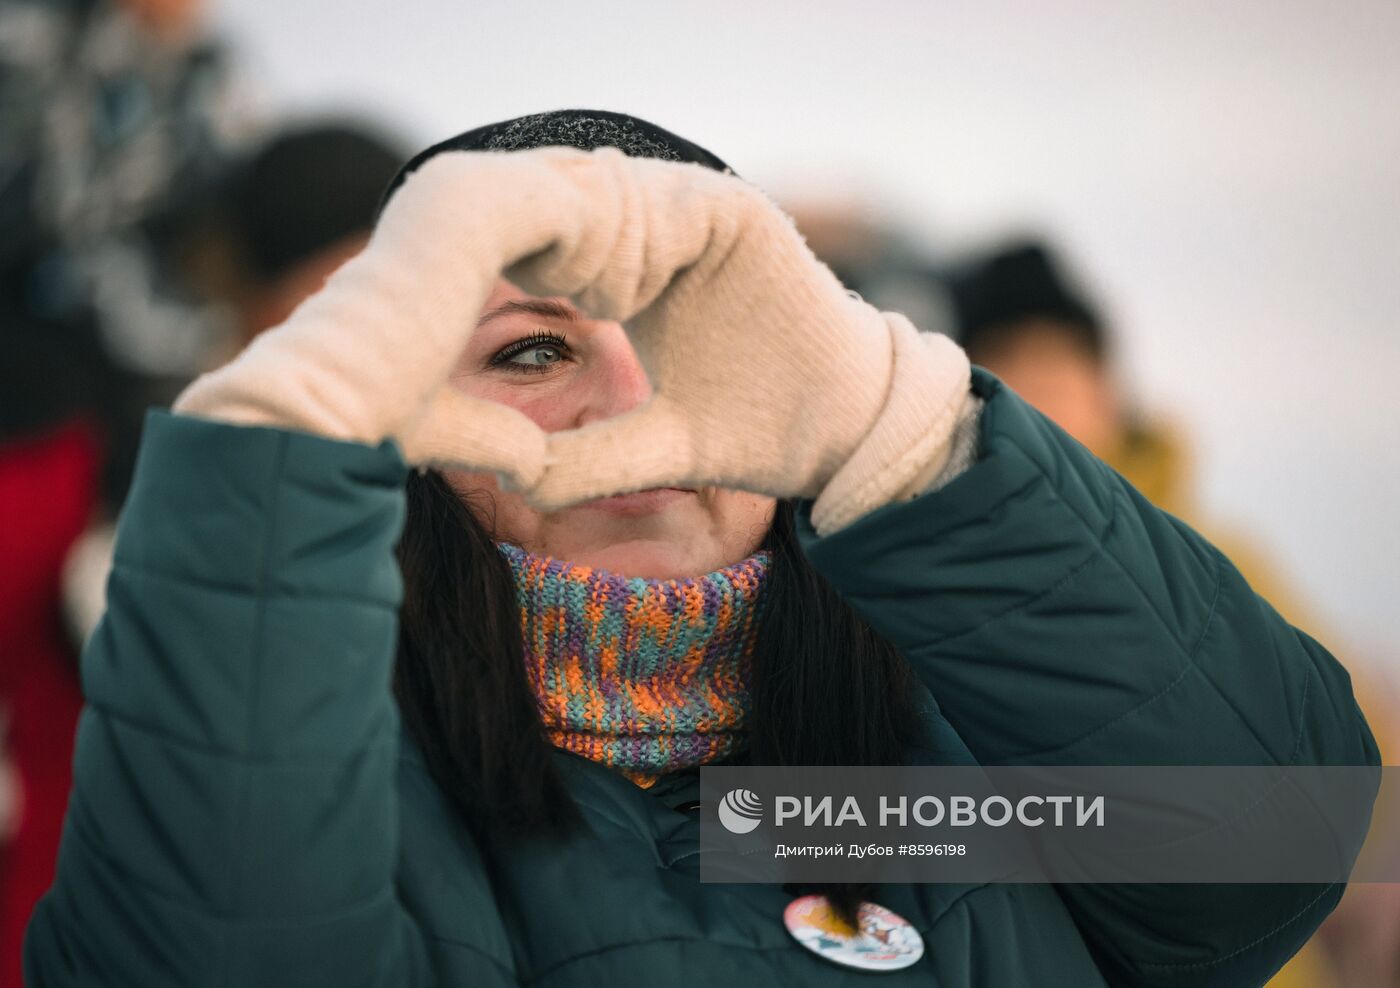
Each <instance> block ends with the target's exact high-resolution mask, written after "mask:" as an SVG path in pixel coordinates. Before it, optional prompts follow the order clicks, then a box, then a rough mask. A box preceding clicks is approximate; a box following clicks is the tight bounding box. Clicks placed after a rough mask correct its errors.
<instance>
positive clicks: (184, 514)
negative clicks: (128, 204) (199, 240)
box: [25, 413, 430, 988]
mask: <svg viewBox="0 0 1400 988" xmlns="http://www.w3.org/2000/svg"><path fill="white" fill-rule="evenodd" d="M405 473H406V468H405V466H404V464H403V462H402V459H401V457H400V456H399V454H398V452H397V450H396V449H395V448H394V447H393V446H392V445H389V444H386V445H384V446H382V447H380V448H377V449H374V448H369V447H366V446H358V445H355V444H351V443H342V442H333V441H331V440H326V439H321V438H317V437H313V436H308V435H301V434H293V433H289V432H283V431H277V430H272V429H261V428H245V427H238V426H231V425H225V424H221V423H215V422H209V421H203V420H199V419H194V418H188V417H183V416H172V415H168V414H162V413H152V415H151V417H150V418H149V420H148V424H147V431H146V436H145V439H144V444H143V448H142V452H141V457H140V462H139V465H138V469H137V475H136V479H135V483H134V487H133V489H132V492H131V495H130V499H129V501H128V503H127V507H126V509H125V510H124V512H123V515H122V519H121V522H120V524H119V528H118V535H117V542H116V559H115V564H114V570H113V573H112V576H111V578H110V582H109V587H108V609H107V612H106V614H105V616H104V617H103V619H102V621H101V623H100V624H99V626H98V628H97V630H96V631H95V632H94V634H93V637H92V638H91V640H90V641H89V643H88V646H87V648H86V650H85V652H84V654H83V659H82V673H83V686H84V691H85V694H86V697H87V708H86V710H85V712H84V713H83V716H82V720H81V723H80V727H79V732H78V741H77V750H76V755H75V761H74V787H73V792H72V795H71V797H70V802H69V809H68V817H67V822H66V825H65V830H64V835H63V842H62V848H61V852H60V861H59V867H58V874H57V878H56V881H55V883H54V885H53V887H52V888H51V889H50V891H49V892H48V894H47V896H46V897H45V898H44V900H43V901H42V902H41V904H40V905H39V907H38V908H37V910H36V911H35V914H34V917H33V920H32V922H31V924H30V927H29V930H28V934H27V939H26V943H25V972H26V979H27V981H28V984H29V985H30V988H62V986H78V985H93V984H103V985H114V986H120V985H130V986H141V988H162V986H170V988H176V986H179V988H188V986H190V985H204V986H211V988H214V986H217V988H224V986H235V985H260V986H262V985H269V986H272V985H307V986H315V985H327V986H331V985H335V986H341V985H352V984H353V985H381V986H388V985H394V986H419V985H427V984H429V982H430V978H429V973H428V966H427V954H426V950H425V942H424V937H423V934H422V933H421V931H420V930H419V929H418V928H417V926H416V924H415V923H414V922H413V921H412V919H411V917H410V916H409V915H408V914H407V912H406V911H405V910H404V908H403V907H402V905H401V903H400V901H399V899H398V896H397V895H396V892H395V884H394V878H395V864H396V860H397V850H398V848H397V842H398V834H397V831H398V816H397V814H398V805H397V802H396V798H395V790H394V787H395V777H396V775H395V773H396V767H397V756H398V718H397V711H396V709H395V707H394V704H393V699H392V696H391V693H390V690H389V684H390V672H391V664H392V661H393V656H394V651H395V643H396V628H397V624H396V622H397V608H398V604H399V599H400V594H401V586H400V579H399V573H398V569H397V565H396V563H395V560H394V557H393V551H392V550H393V545H394V542H395V540H396V538H397V537H398V533H399V529H400V526H401V524H402V517H403V492H402V485H403V479H404V476H405Z"/></svg>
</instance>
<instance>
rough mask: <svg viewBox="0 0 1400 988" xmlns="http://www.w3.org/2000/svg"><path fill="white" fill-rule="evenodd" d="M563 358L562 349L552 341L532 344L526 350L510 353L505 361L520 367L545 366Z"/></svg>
mask: <svg viewBox="0 0 1400 988" xmlns="http://www.w3.org/2000/svg"><path fill="white" fill-rule="evenodd" d="M563 359H564V351H562V350H560V349H559V348H558V347H557V346H555V345H554V344H553V343H541V344H540V345H539V346H532V347H530V349H528V350H522V351H520V352H519V353H515V354H512V355H511V356H510V357H508V358H506V363H509V364H515V365H517V366H522V367H546V366H548V365H549V364H554V363H558V362H559V361H561V360H563Z"/></svg>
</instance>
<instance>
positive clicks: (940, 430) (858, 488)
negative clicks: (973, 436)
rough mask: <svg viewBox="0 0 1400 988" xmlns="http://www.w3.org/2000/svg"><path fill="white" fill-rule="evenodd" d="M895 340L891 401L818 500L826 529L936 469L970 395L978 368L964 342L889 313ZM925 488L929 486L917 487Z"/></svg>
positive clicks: (819, 522)
mask: <svg viewBox="0 0 1400 988" xmlns="http://www.w3.org/2000/svg"><path fill="white" fill-rule="evenodd" d="M884 318H885V322H886V324H887V325H888V327H889V331H890V339H891V342H892V344H893V347H894V372H893V374H892V376H891V379H890V387H889V391H888V393H887V394H886V396H885V402H884V405H883V407H882V408H881V410H880V414H879V416H878V417H877V418H876V420H875V424H874V426H873V427H872V428H871V429H870V431H869V432H868V433H866V436H865V438H864V439H863V440H861V443H860V445H859V446H857V447H856V450H855V452H854V453H853V454H852V455H851V457H850V459H848V460H847V461H846V462H845V464H843V465H842V466H841V468H840V469H839V470H837V471H836V473H835V474H834V475H833V476H832V478H831V480H830V481H828V482H827V485H826V487H825V488H823V489H822V492H821V494H820V495H819V496H818V497H817V500H816V503H815V504H813V506H812V526H813V528H815V529H816V532H817V534H818V535H826V534H829V533H831V532H833V531H835V530H836V529H838V528H843V527H845V526H846V525H849V524H850V523H851V522H853V521H855V520H856V519H857V518H859V517H860V516H861V515H864V514H868V513H869V512H871V511H874V510H875V509H876V508H879V507H882V506H883V505H885V504H888V503H890V502H891V501H893V500H895V499H897V498H898V497H900V496H901V495H902V494H904V493H905V492H906V491H908V490H909V489H911V487H913V485H915V484H918V483H919V482H920V480H923V483H924V484H927V479H926V478H932V477H934V476H936V475H937V474H938V473H939V472H940V471H941V470H942V469H943V467H944V466H945V465H946V464H947V462H948V459H949V457H950V455H951V453H952V450H953V443H952V438H953V434H954V431H955V428H956V426H957V425H958V422H959V420H960V416H961V414H962V412H963V410H964V406H965V405H966V402H967V399H968V396H969V395H970V393H971V392H970V390H969V389H970V387H971V381H972V368H971V365H970V364H969V363H968V359H967V355H966V354H965V353H964V352H963V350H962V347H960V346H958V345H957V344H956V343H954V342H953V341H952V340H951V339H949V338H948V337H947V336H944V335H942V334H941V333H921V332H919V331H918V330H917V329H915V328H914V327H913V325H912V324H911V323H910V322H909V320H908V319H906V318H904V317H903V316H901V315H899V314H897V313H884ZM916 489H921V488H916Z"/></svg>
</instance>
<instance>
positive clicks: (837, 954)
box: [783, 895, 924, 971]
mask: <svg viewBox="0 0 1400 988" xmlns="http://www.w3.org/2000/svg"><path fill="white" fill-rule="evenodd" d="M857 916H858V919H859V922H860V929H858V930H857V929H853V928H852V927H851V925H850V924H849V923H847V922H846V921H845V920H843V919H842V918H841V917H840V916H838V915H837V914H836V910H834V909H832V908H831V903H830V902H828V901H827V899H826V896H824V895H804V896H803V897H802V898H800V899H795V900H793V901H792V902H791V903H789V904H788V907H787V909H785V910H784V911H783V923H784V924H786V926H787V928H788V932H789V933H791V934H792V936H793V939H795V940H796V941H797V942H798V943H800V944H802V946H804V947H806V948H807V949H808V950H810V951H811V952H812V953H814V954H816V955H817V956H818V957H821V958H824V959H826V960H829V961H831V962H832V963H833V964H840V965H842V966H844V967H853V968H856V969H858V970H861V971H901V970H903V969H904V968H906V967H909V966H910V965H911V964H915V963H917V962H918V960H919V958H920V957H922V956H924V938H923V937H921V936H919V931H918V930H916V929H914V927H913V926H912V925H911V924H910V923H909V921H908V920H906V919H904V918H903V917H902V916H899V915H896V914H895V913H892V912H890V911H889V910H888V909H886V908H884V907H883V906H877V905H875V903H873V902H863V903H861V906H860V912H859V913H858V914H857Z"/></svg>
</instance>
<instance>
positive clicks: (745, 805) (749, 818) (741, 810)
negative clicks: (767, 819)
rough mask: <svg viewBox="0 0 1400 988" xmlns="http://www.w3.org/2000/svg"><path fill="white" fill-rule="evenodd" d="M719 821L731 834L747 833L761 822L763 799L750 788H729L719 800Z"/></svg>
mask: <svg viewBox="0 0 1400 988" xmlns="http://www.w3.org/2000/svg"><path fill="white" fill-rule="evenodd" d="M719 822H720V823H722V824H724V829H725V830H727V831H729V832H730V833H731V834H747V833H749V832H750V831H752V830H753V829H754V828H756V827H757V826H758V825H759V824H760V823H762V822H763V800H761V799H759V798H758V796H757V795H756V794H755V793H754V792H753V791H752V790H750V789H731V790H729V792H727V793H725V795H724V798H723V799H721V800H720V801H719Z"/></svg>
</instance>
